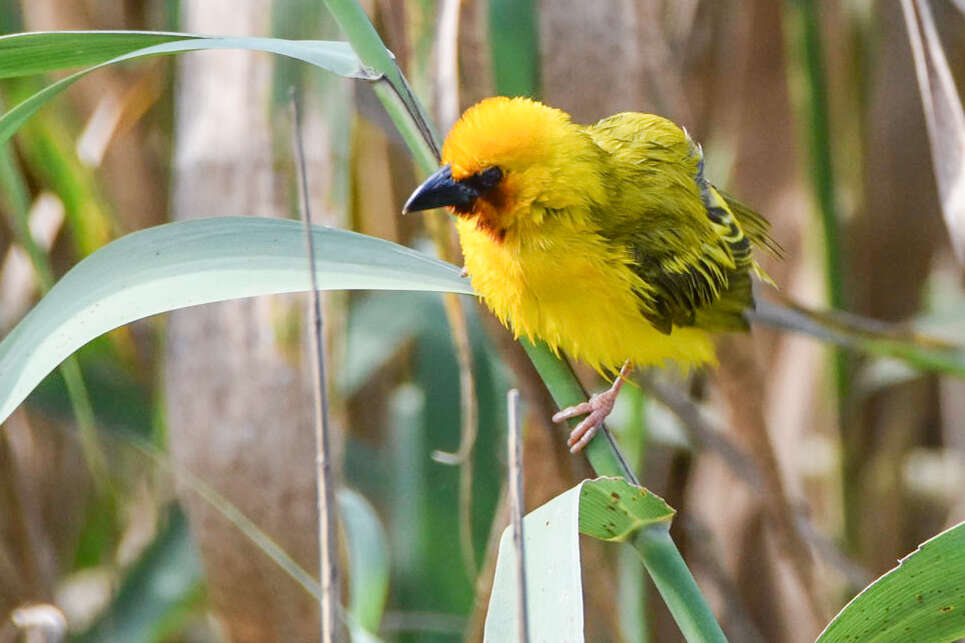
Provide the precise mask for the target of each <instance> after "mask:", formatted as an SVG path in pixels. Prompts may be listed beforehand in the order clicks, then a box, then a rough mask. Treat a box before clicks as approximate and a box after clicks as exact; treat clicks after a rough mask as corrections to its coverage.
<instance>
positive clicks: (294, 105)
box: [291, 88, 339, 643]
mask: <svg viewBox="0 0 965 643" xmlns="http://www.w3.org/2000/svg"><path fill="white" fill-rule="evenodd" d="M291 112H292V139H293V140H292V149H293V150H294V155H295V163H296V166H297V170H298V187H299V190H298V194H299V206H300V207H299V211H300V213H301V218H302V222H303V223H304V225H305V245H306V249H307V251H308V274H309V278H310V280H311V285H312V290H311V310H312V333H311V343H312V348H313V350H314V356H315V359H314V364H313V366H314V368H313V370H312V373H313V375H314V380H315V464H316V487H317V495H318V498H317V499H318V550H319V553H318V566H319V570H318V571H319V584H320V585H321V590H322V591H321V594H320V596H319V608H320V609H321V641H322V643H335V641H336V640H338V635H337V632H338V609H339V599H338V595H337V593H338V587H339V585H338V582H339V579H338V550H337V543H336V541H335V538H336V533H335V480H334V477H335V476H334V473H333V471H332V460H331V449H330V446H329V426H328V391H327V390H326V378H325V343H324V341H323V339H322V298H321V296H320V295H319V293H318V282H317V279H316V276H315V243H314V241H313V239H312V225H311V219H312V215H311V212H310V210H309V202H308V172H307V171H306V169H305V151H304V149H303V147H302V134H301V113H300V111H299V109H298V97H297V95H296V94H295V90H294V88H292V90H291Z"/></svg>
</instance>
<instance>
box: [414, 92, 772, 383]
mask: <svg viewBox="0 0 965 643" xmlns="http://www.w3.org/2000/svg"><path fill="white" fill-rule="evenodd" d="M442 156H443V163H444V164H445V166H444V167H443V168H442V169H441V170H440V171H439V172H437V173H436V174H434V175H433V176H432V177H430V178H429V179H428V180H427V181H426V182H425V183H424V184H423V185H422V186H420V188H419V189H418V190H417V191H416V192H415V193H414V194H413V195H412V197H411V198H410V199H409V202H408V203H407V204H406V209H407V210H423V209H428V208H432V207H439V206H443V205H445V206H449V207H450V208H451V209H452V211H453V212H454V214H456V215H457V221H456V226H457V229H458V232H459V238H460V241H461V243H462V249H463V254H464V256H465V266H466V270H467V272H468V274H469V275H470V276H471V278H472V284H473V287H474V288H475V290H476V291H477V292H478V293H479V294H480V295H481V296H482V298H483V300H484V301H485V303H486V305H487V306H488V307H489V308H490V309H491V310H492V311H493V313H495V315H496V316H497V317H498V318H499V319H500V321H502V322H503V323H504V324H506V325H507V326H508V327H510V328H511V329H512V330H513V331H514V332H515V333H516V335H517V336H518V335H525V336H528V337H530V338H539V339H542V340H543V341H545V342H546V343H547V344H548V345H549V346H550V347H552V348H553V349H554V350H557V351H559V350H562V351H564V352H565V353H567V354H568V355H570V356H571V357H573V358H576V359H578V360H582V361H584V362H586V363H588V364H590V365H592V366H593V367H594V368H596V369H597V370H599V371H601V372H606V371H609V372H614V371H616V370H617V369H619V368H620V365H621V364H623V363H624V362H626V361H629V362H631V363H633V364H635V365H649V364H663V363H664V362H666V361H668V360H671V361H674V362H677V363H679V364H682V365H684V366H696V365H700V364H705V363H713V362H714V360H715V357H714V346H713V342H712V339H711V335H710V332H712V331H719V330H741V329H745V328H746V325H747V323H746V321H745V319H744V317H743V311H744V310H745V309H746V308H747V307H749V306H752V305H753V298H752V295H751V286H750V274H749V273H752V272H756V271H758V268H757V264H756V263H755V261H754V259H753V258H752V257H751V252H750V250H751V248H750V246H751V243H752V242H753V243H756V244H758V245H763V246H765V247H768V248H771V249H772V250H774V249H776V246H775V245H774V244H773V242H771V241H770V239H769V238H768V236H767V227H768V226H767V223H766V221H764V219H762V218H761V217H760V216H759V215H757V214H755V213H754V212H752V211H751V210H749V209H748V208H746V207H744V206H741V205H740V204H739V203H737V202H735V201H733V200H732V199H730V197H727V196H726V195H724V194H722V193H721V192H719V191H718V190H717V189H716V188H714V187H713V186H712V185H711V184H710V183H709V182H708V181H707V180H706V179H705V178H704V175H703V156H702V153H701V150H700V147H699V146H697V145H696V144H695V143H694V142H693V141H692V140H691V139H690V137H689V136H688V135H687V133H686V132H685V131H684V130H682V129H681V128H679V127H677V126H676V125H675V124H674V123H672V122H671V121H669V120H667V119H665V118H662V117H660V116H654V115H650V114H637V113H623V114H617V115H615V116H611V117H609V118H606V119H604V120H602V121H600V122H598V123H596V124H594V125H589V126H581V125H577V124H575V123H573V122H572V121H571V120H570V117H569V115H568V114H566V113H565V112H562V111H560V110H557V109H553V108H551V107H548V106H546V105H543V104H541V103H539V102H536V101H532V100H528V99H524V98H512V99H510V98H503V97H497V98H490V99H486V100H484V101H482V102H480V103H479V104H477V105H475V106H473V107H471V108H470V109H468V110H467V111H466V113H465V114H463V116H462V118H461V119H460V120H459V122H457V123H456V125H455V126H454V127H453V128H452V131H451V132H450V133H449V136H448V137H447V138H446V142H445V145H444V147H443V152H442Z"/></svg>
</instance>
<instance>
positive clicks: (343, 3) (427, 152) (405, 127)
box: [325, 0, 726, 641]
mask: <svg viewBox="0 0 965 643" xmlns="http://www.w3.org/2000/svg"><path fill="white" fill-rule="evenodd" d="M325 2H326V5H327V6H328V9H329V11H331V13H332V15H333V16H334V17H335V20H336V21H337V22H338V24H339V26H340V27H341V28H342V31H343V32H344V33H345V34H346V36H347V37H348V40H349V43H350V44H351V45H352V48H353V49H354V50H355V52H356V53H357V54H358V56H359V58H360V59H361V60H362V62H363V64H365V65H367V66H369V67H371V68H372V69H374V70H376V71H377V72H380V73H381V74H382V75H383V77H384V80H379V81H375V93H376V95H377V96H378V97H379V99H380V100H381V101H382V104H383V106H384V107H385V110H386V112H388V114H389V117H390V118H391V119H392V121H393V122H394V123H395V126H396V127H397V128H398V130H399V133H400V135H401V136H402V138H403V140H404V141H405V142H406V144H407V145H408V146H409V148H410V150H411V151H412V153H413V155H414V156H415V159H416V162H417V163H418V164H419V166H420V168H421V169H422V170H423V171H425V172H427V173H428V172H432V171H434V170H435V169H436V167H437V165H438V162H439V154H438V145H437V144H436V141H435V139H434V138H433V136H434V135H433V133H432V129H431V127H430V126H429V125H428V123H427V122H426V119H425V116H424V112H423V110H422V108H421V107H420V106H419V105H418V101H415V100H414V98H412V96H411V92H408V93H407V90H405V89H404V88H407V87H408V84H407V83H405V81H404V78H403V77H402V74H401V72H400V71H399V69H398V67H397V66H396V64H395V61H394V60H393V59H392V58H391V57H390V55H389V53H388V51H387V50H386V49H385V45H384V44H383V43H382V39H381V38H380V37H379V35H378V33H377V32H376V31H375V28H374V27H373V26H372V23H371V22H370V21H369V19H368V16H367V15H366V14H365V11H363V10H362V8H361V6H359V4H358V3H357V2H356V1H355V0H325ZM393 79H395V80H393ZM407 96H408V98H409V99H411V100H409V99H407V98H406V97H407ZM420 121H421V123H420ZM520 342H521V343H522V345H523V347H524V348H525V350H526V352H527V354H528V355H529V358H530V360H531V361H532V362H533V365H534V366H535V367H536V370H537V371H538V372H539V375H540V377H541V378H542V380H543V382H544V384H545V385H546V387H547V388H548V389H549V391H550V394H551V395H552V396H553V399H554V400H555V401H556V403H557V405H558V406H559V407H560V408H566V407H568V406H574V405H576V404H579V403H581V402H584V401H585V400H586V399H587V395H586V391H584V390H583V387H582V386H581V385H580V383H579V380H577V379H576V375H575V374H574V373H573V370H572V369H571V368H570V365H569V364H568V363H567V362H566V361H565V360H564V359H562V358H561V357H559V356H557V355H555V354H554V353H553V352H552V351H551V350H550V348H549V347H548V346H547V345H546V344H544V343H542V342H539V343H535V344H534V343H532V342H529V341H527V340H526V339H525V338H521V339H520ZM584 452H585V453H586V456H587V458H588V459H589V461H590V464H591V465H592V467H593V469H594V470H595V471H596V473H597V475H609V476H618V477H622V478H625V479H626V480H628V481H630V482H631V483H633V484H636V485H639V484H640V483H639V481H638V480H637V477H636V475H635V474H634V473H633V469H632V468H631V467H630V465H629V464H628V463H627V461H626V458H624V457H623V454H622V453H621V452H620V449H619V447H618V446H617V444H616V441H615V440H614V438H613V436H612V434H611V433H610V432H609V431H608V430H607V429H606V427H601V429H600V436H598V437H597V438H596V439H594V440H591V441H590V443H589V444H588V445H587V447H586V448H585V449H584ZM634 547H635V548H636V550H637V552H638V554H639V555H640V558H641V559H642V560H643V563H644V566H645V567H646V568H647V571H648V572H649V573H650V575H651V577H652V578H653V579H654V583H655V584H656V586H657V589H658V590H659V591H660V595H661V596H662V597H663V599H664V601H665V602H666V603H667V607H668V608H669V609H670V612H671V614H672V615H673V617H674V620H675V621H676V622H677V624H678V626H679V627H680V630H681V632H683V633H684V636H686V637H687V639H688V640H689V641H725V640H726V639H725V638H724V634H723V631H722V630H721V629H720V625H719V624H718V623H717V620H716V619H715V618H714V613H713V611H712V610H711V609H710V606H709V605H708V604H707V601H706V599H705V598H704V596H703V594H701V593H700V589H699V588H698V587H697V583H696V581H695V580H694V577H693V575H692V574H691V573H690V570H689V569H688V568H687V565H686V563H685V562H684V560H683V557H682V556H681V555H680V552H679V551H678V550H677V546H676V545H675V544H674V542H673V540H672V539H671V538H670V533H669V530H668V528H666V527H662V526H659V527H651V528H647V529H643V530H641V532H640V533H639V535H638V536H637V538H636V539H635V541H634Z"/></svg>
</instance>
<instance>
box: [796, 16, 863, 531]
mask: <svg viewBox="0 0 965 643" xmlns="http://www.w3.org/2000/svg"><path fill="white" fill-rule="evenodd" d="M788 5H789V6H790V8H791V10H790V12H789V14H788V16H789V21H788V26H789V28H788V30H787V31H788V32H789V41H790V42H791V43H793V50H792V51H791V52H789V55H788V61H789V64H791V65H794V64H797V65H800V66H801V67H803V72H804V78H803V81H804V82H803V83H802V85H803V87H804V95H803V96H802V97H801V99H802V100H799V101H798V110H799V111H802V112H804V116H805V119H804V121H805V123H806V127H807V138H808V161H809V162H808V165H809V168H810V174H811V187H812V190H813V192H814V197H815V200H816V201H817V204H818V211H819V213H820V216H821V232H822V234H823V239H824V270H825V282H826V288H827V295H828V303H829V304H830V306H831V308H832V309H834V310H845V309H846V308H847V293H846V289H845V284H844V267H845V257H844V251H843V248H842V245H841V237H840V229H839V222H840V220H841V219H840V215H839V212H838V205H837V191H836V187H835V180H834V163H833V158H832V153H831V126H830V110H829V107H828V88H827V80H826V72H825V68H824V48H823V46H822V43H821V24H820V20H819V16H818V7H817V2H816V1H815V0H789V2H788ZM795 61H796V62H795ZM831 350H832V360H833V361H832V364H833V372H834V373H833V376H834V384H835V394H836V396H837V414H838V431H839V435H840V438H839V439H840V441H841V449H842V458H841V478H842V479H841V483H842V504H843V513H844V530H845V539H846V541H847V543H848V544H849V545H851V546H854V545H855V544H856V543H857V538H858V531H859V525H858V522H857V516H858V511H857V504H858V497H857V494H858V489H857V484H858V481H857V480H856V476H855V473H856V471H855V469H856V467H857V466H858V465H857V463H858V461H859V460H860V458H861V457H862V453H861V451H860V445H859V444H856V440H855V439H853V438H851V437H849V433H848V427H847V424H848V422H847V420H848V415H849V413H848V408H849V400H850V399H851V395H850V360H849V359H848V354H847V352H845V351H843V350H841V349H838V348H832V349H831Z"/></svg>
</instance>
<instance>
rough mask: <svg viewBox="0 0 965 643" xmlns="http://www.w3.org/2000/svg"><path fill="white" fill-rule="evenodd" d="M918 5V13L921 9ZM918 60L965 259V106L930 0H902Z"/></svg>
mask: <svg viewBox="0 0 965 643" xmlns="http://www.w3.org/2000/svg"><path fill="white" fill-rule="evenodd" d="M916 8H917V13H916V11H915V9H916ZM901 9H902V13H903V14H904V16H905V24H906V26H907V27H908V39H909V41H910V43H911V53H912V57H913V58H914V61H915V74H916V76H917V77H918V89H919V90H920V93H921V102H922V108H923V110H924V112H925V125H926V127H927V129H928V140H929V142H930V143H931V154H932V167H933V168H934V171H935V180H936V182H937V183H938V195H939V197H940V199H941V206H942V214H943V216H944V218H945V225H946V226H947V227H948V234H949V235H950V236H951V240H952V247H953V248H955V255H956V256H957V257H958V261H959V263H965V111H963V109H962V100H961V98H959V96H958V90H957V89H956V88H955V80H954V78H953V77H952V72H951V69H950V68H949V66H948V60H947V59H946V58H945V51H944V49H943V48H942V43H941V40H939V38H938V30H937V29H936V28H935V20H934V18H933V17H932V13H931V9H930V8H929V6H928V3H927V2H923V1H922V0H915V2H914V7H913V6H912V0H901Z"/></svg>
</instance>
